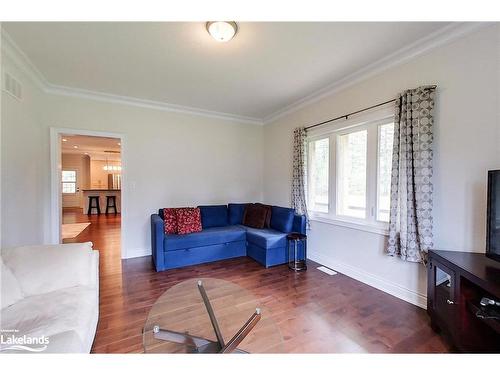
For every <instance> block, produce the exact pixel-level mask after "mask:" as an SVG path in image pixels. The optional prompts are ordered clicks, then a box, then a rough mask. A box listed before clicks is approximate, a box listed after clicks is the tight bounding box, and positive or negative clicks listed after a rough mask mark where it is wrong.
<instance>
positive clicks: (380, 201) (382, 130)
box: [377, 123, 394, 222]
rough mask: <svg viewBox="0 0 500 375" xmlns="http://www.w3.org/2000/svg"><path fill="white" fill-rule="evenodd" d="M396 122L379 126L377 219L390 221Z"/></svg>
mask: <svg viewBox="0 0 500 375" xmlns="http://www.w3.org/2000/svg"><path fill="white" fill-rule="evenodd" d="M393 140H394V124H393V123H389V124H383V125H379V127H378V158H377V159H378V167H377V220H379V221H387V222H389V209H390V202H391V167H392V144H393Z"/></svg>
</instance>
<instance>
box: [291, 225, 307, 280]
mask: <svg viewBox="0 0 500 375" xmlns="http://www.w3.org/2000/svg"><path fill="white" fill-rule="evenodd" d="M286 241H287V248H288V268H290V269H291V270H294V271H305V270H307V263H306V262H307V236H306V235H305V234H302V233H296V232H292V233H289V234H288V235H287V236H286Z"/></svg>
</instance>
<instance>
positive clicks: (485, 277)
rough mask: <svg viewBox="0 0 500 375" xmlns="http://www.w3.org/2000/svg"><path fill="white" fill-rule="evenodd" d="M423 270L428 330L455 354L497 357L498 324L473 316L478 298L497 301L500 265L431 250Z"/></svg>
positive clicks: (481, 256) (474, 256)
mask: <svg viewBox="0 0 500 375" xmlns="http://www.w3.org/2000/svg"><path fill="white" fill-rule="evenodd" d="M427 267H428V284H427V312H428V314H429V316H430V317H431V324H432V328H433V329H434V330H436V331H441V332H442V333H443V334H444V335H445V336H446V337H447V338H448V339H449V340H450V341H451V343H452V344H453V345H454V346H455V347H456V349H457V350H458V351H461V352H473V353H500V320H497V319H492V318H480V317H478V316H477V315H476V314H477V313H478V310H481V305H480V303H479V302H480V300H481V298H483V297H487V298H491V299H494V300H496V301H500V262H497V261H495V260H492V259H489V258H487V257H486V256H485V254H480V253H464V252H456V251H440V250H431V251H430V252H429V262H428V265H427ZM495 311H499V312H500V307H499V308H498V309H497V310H495ZM479 315H484V312H483V313H482V312H481V311H480V312H479Z"/></svg>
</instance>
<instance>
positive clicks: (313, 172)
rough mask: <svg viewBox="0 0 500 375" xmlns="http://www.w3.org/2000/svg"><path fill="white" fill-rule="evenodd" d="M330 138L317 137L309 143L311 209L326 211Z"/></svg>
mask: <svg viewBox="0 0 500 375" xmlns="http://www.w3.org/2000/svg"><path fill="white" fill-rule="evenodd" d="M329 143H330V140H329V139H328V138H323V139H319V140H316V141H312V142H310V143H309V159H310V165H311V168H310V172H309V176H310V178H309V204H310V207H311V210H312V211H316V212H323V213H325V212H328V169H329V168H328V163H329V160H330V158H329V148H330V145H329Z"/></svg>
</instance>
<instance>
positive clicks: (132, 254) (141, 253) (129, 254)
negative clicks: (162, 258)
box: [122, 249, 151, 259]
mask: <svg viewBox="0 0 500 375" xmlns="http://www.w3.org/2000/svg"><path fill="white" fill-rule="evenodd" d="M147 255H151V249H124V251H123V253H122V259H130V258H139V257H145V256H147Z"/></svg>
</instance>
